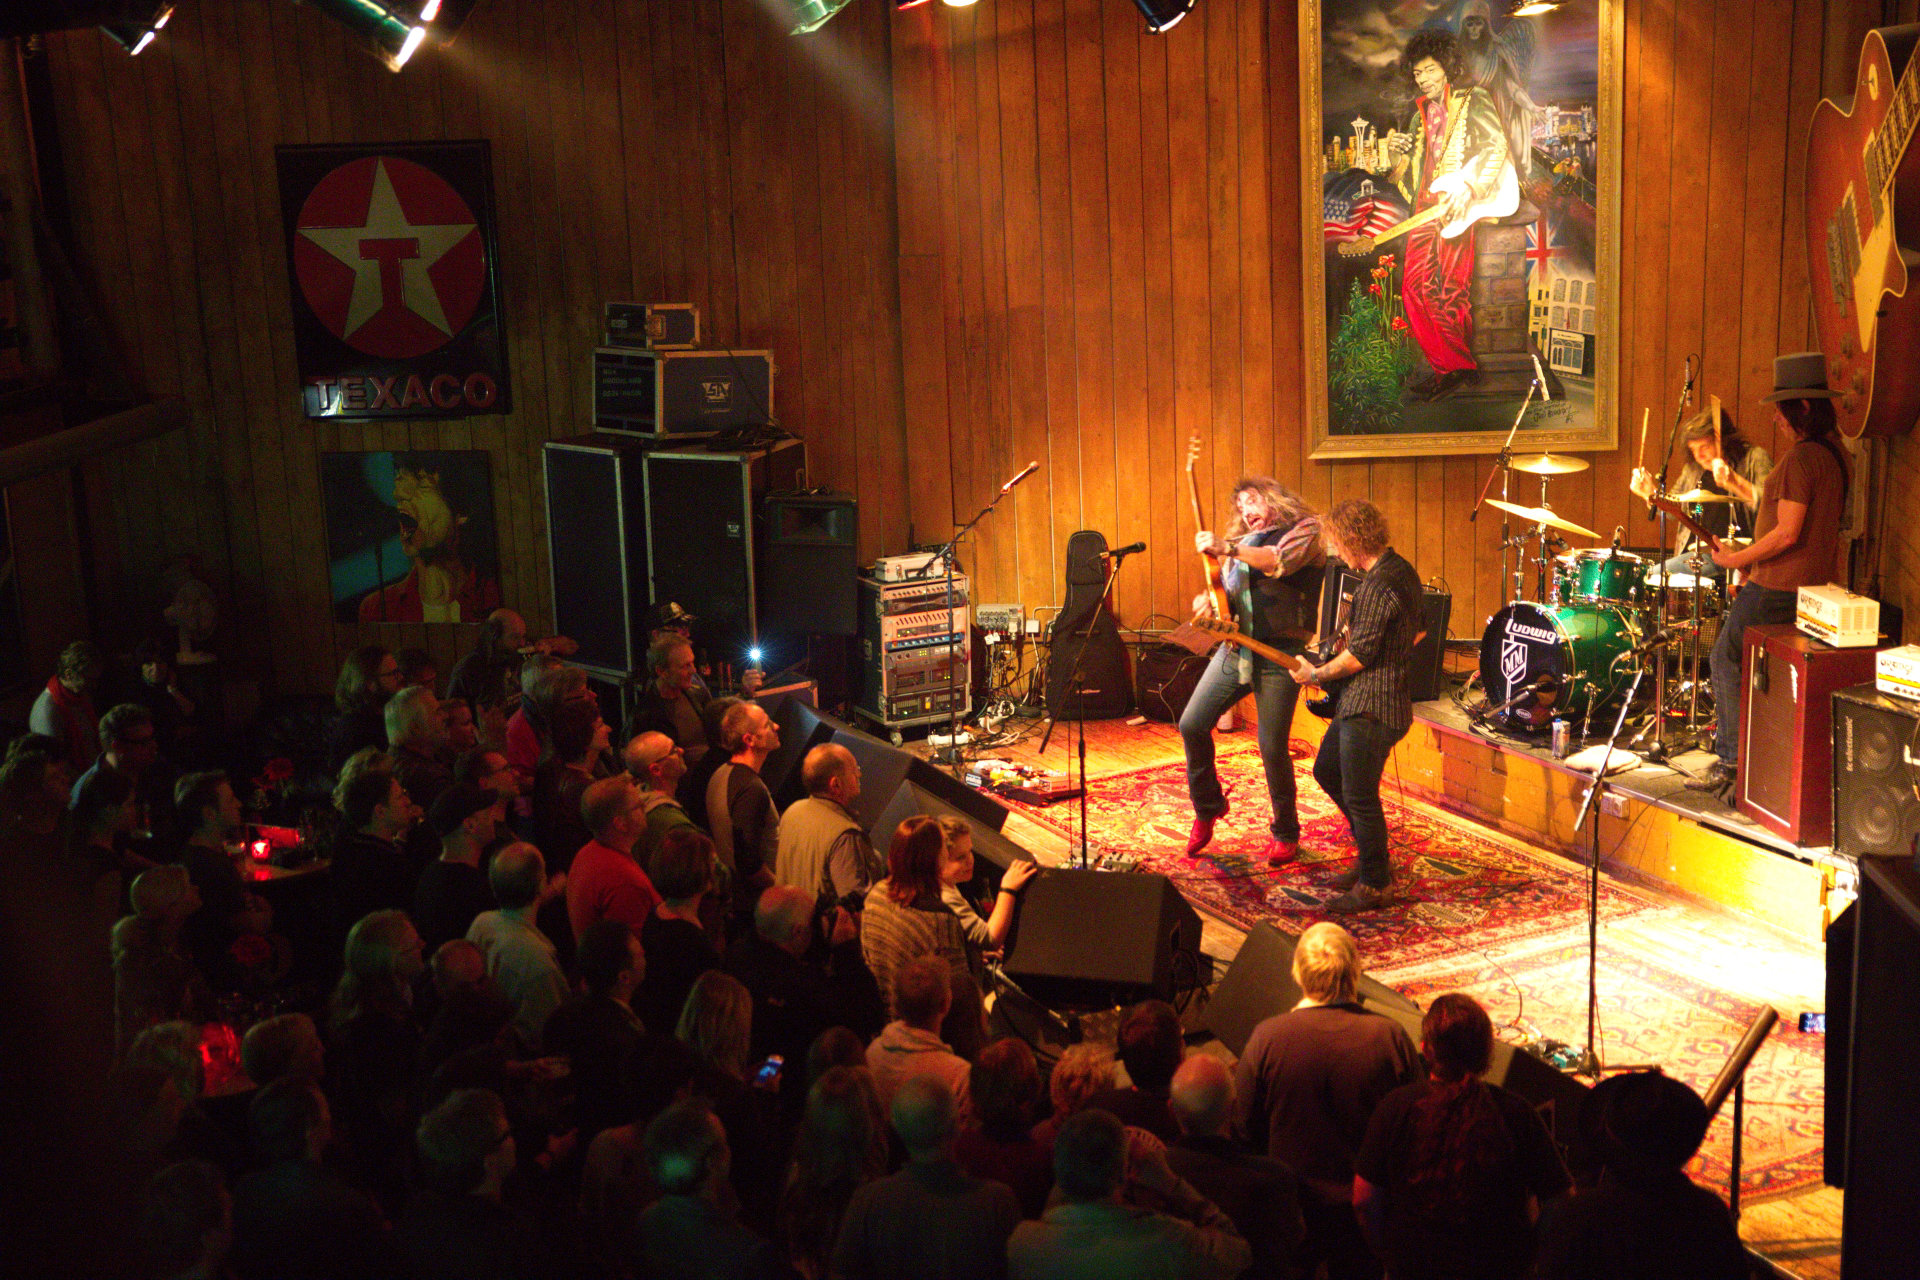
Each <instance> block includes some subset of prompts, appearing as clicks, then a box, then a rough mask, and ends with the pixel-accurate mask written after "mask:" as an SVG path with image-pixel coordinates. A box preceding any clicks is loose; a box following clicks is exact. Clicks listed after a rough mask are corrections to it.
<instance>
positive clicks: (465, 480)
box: [320, 449, 500, 623]
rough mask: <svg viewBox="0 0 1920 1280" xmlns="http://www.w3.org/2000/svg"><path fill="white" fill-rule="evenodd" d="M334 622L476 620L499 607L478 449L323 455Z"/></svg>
mask: <svg viewBox="0 0 1920 1280" xmlns="http://www.w3.org/2000/svg"><path fill="white" fill-rule="evenodd" d="M320 494H321V499H322V502H323V504H324V506H325V508H326V518H327V559H328V562H329V563H328V574H329V578H330V580H331V582H332V586H333V616H334V620H335V621H336V622H347V623H353V622H479V621H480V620H481V619H483V618H485V617H486V616H487V615H488V614H489V613H491V612H492V611H493V610H495V609H498V608H499V607H500V551H499V545H498V539H497V537H496V534H495V527H494V511H493V480H492V476H491V474H490V472H489V469H488V459H487V453H486V451H485V450H483V449H460V450H420V451H414V452H410V453H385V452H382V453H323V454H321V455H320Z"/></svg>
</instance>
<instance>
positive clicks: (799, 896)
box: [725, 884, 886, 1113]
mask: <svg viewBox="0 0 1920 1280" xmlns="http://www.w3.org/2000/svg"><path fill="white" fill-rule="evenodd" d="M823 927H824V930H825V932H826V933H827V935H828V938H827V947H826V953H825V955H824V957H822V956H821V955H819V954H817V951H816V948H815V947H814V936H815V929H814V897H813V895H812V894H810V893H808V892H806V891H805V890H803V889H796V888H794V887H793V886H791V885H783V884H777V885H774V886H773V887H772V888H770V889H768V890H767V891H766V892H765V893H762V894H761V895H760V900H759V902H758V903H756V904H755V906H754V912H753V932H752V933H749V934H747V935H746V936H745V937H742V938H740V939H739V940H738V941H736V942H735V943H734V944H733V946H731V947H729V948H728V949H727V954H726V960H725V967H726V970H727V972H728V973H731V974H732V975H733V976H734V977H736V978H738V979H739V980H740V982H741V984H742V985H743V986H745V987H746V989H747V991H748V992H749V994H751V995H752V996H753V1023H752V1026H753V1047H752V1050H751V1053H750V1055H749V1056H750V1057H752V1059H753V1060H754V1061H756V1062H757V1061H759V1060H761V1059H762V1058H764V1057H766V1056H767V1055H768V1054H773V1053H777V1054H780V1055H781V1056H782V1057H784V1058H786V1060H787V1070H786V1072H785V1073H784V1074H783V1075H782V1077H781V1082H780V1092H781V1101H782V1102H784V1103H785V1104H786V1105H787V1106H788V1107H789V1108H790V1109H791V1110H792V1111H793V1112H795V1113H798V1111H799V1110H800V1109H801V1107H803V1106H804V1105H805V1103H806V1096H807V1079H806V1072H805V1071H803V1070H797V1069H796V1068H797V1067H798V1065H799V1064H801V1063H803V1062H805V1061H806V1058H807V1049H808V1047H809V1046H811V1045H812V1044H813V1040H814V1037H815V1036H817V1035H819V1034H820V1033H821V1032H822V1031H825V1030H826V1029H827V1028H828V1027H847V1028H850V1029H851V1030H852V1031H853V1032H854V1033H855V1034H856V1035H858V1036H859V1037H860V1038H861V1039H862V1040H863V1041H864V1040H870V1039H872V1038H873V1036H874V1035H875V1034H876V1033H878V1032H879V1030H880V1028H881V1026H882V1025H883V1024H884V1023H885V1022H886V1011H885V1006H884V1005H883V1004H882V1003H881V1001H880V987H879V985H878V984H877V983H875V982H874V980H873V974H872V973H871V972H870V971H869V970H868V969H867V965H866V961H865V960H863V959H861V956H860V938H859V932H858V930H857V929H856V928H855V927H854V921H853V915H852V913H851V912H849V911H847V910H845V909H844V908H841V907H835V908H834V909H833V910H832V912H831V913H830V914H829V915H828V917H827V918H826V920H825V922H824V925H823Z"/></svg>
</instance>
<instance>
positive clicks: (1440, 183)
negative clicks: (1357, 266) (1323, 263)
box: [1337, 150, 1520, 258]
mask: <svg viewBox="0 0 1920 1280" xmlns="http://www.w3.org/2000/svg"><path fill="white" fill-rule="evenodd" d="M1473 177H1474V175H1473V174H1472V173H1470V172H1468V171H1467V170H1465V169H1455V170H1454V171H1453V172H1452V173H1443V174H1440V175H1439V176H1438V177H1436V178H1435V179H1434V180H1433V181H1432V182H1431V183H1429V184H1428V185H1427V190H1429V191H1431V192H1433V194H1435V195H1437V196H1450V195H1452V194H1454V193H1455V192H1456V191H1458V192H1465V193H1466V194H1467V197H1468V203H1467V208H1466V212H1464V213H1462V214H1461V215H1460V216H1459V217H1458V218H1456V219H1454V220H1453V221H1452V222H1449V223H1448V224H1447V225H1446V226H1444V227H1442V228H1440V238H1441V239H1443V240H1454V239H1458V238H1459V237H1460V236H1461V235H1462V234H1464V233H1465V232H1466V230H1467V228H1468V227H1471V226H1472V225H1473V224H1474V223H1476V222H1478V221H1480V220H1481V219H1482V218H1504V217H1506V216H1507V215H1508V214H1510V213H1512V212H1513V211H1514V210H1515V209H1518V208H1519V207H1520V180H1519V178H1517V177H1515V176H1514V172H1513V161H1512V160H1511V159H1509V158H1508V157H1507V154H1506V152H1505V150H1502V151H1501V153H1500V168H1499V170H1498V171H1497V172H1496V174H1495V179H1494V187H1493V192H1492V194H1490V195H1489V196H1488V197H1487V198H1486V199H1485V200H1474V199H1473V198H1472V195H1473V192H1472V188H1471V187H1470V186H1469V185H1468V184H1469V182H1470V181H1471V179H1472V178H1473ZM1444 216H1446V205H1444V204H1431V205H1428V206H1427V207H1426V208H1424V209H1422V210H1421V211H1420V212H1418V213H1416V214H1414V215H1413V216H1412V217H1411V218H1408V219H1407V220H1406V221H1404V222H1396V223H1394V224H1393V225H1392V226H1390V227H1388V228H1387V229H1386V230H1385V231H1382V232H1381V233H1380V234H1379V235H1377V236H1361V237H1360V238H1359V239H1357V240H1343V241H1341V242H1340V244H1339V245H1338V246H1337V248H1338V251H1339V253H1340V256H1341V257H1344V258H1360V257H1365V256H1366V255H1367V254H1369V253H1372V252H1373V251H1374V250H1375V249H1377V248H1379V247H1380V246H1381V245H1383V244H1385V243H1386V242H1387V241H1389V240H1392V239H1394V238H1396V237H1398V236H1403V235H1405V234H1407V232H1409V231H1414V230H1417V229H1419V228H1420V227H1424V226H1426V225H1427V224H1428V223H1430V222H1438V221H1439V220H1440V219H1441V218H1442V217H1444Z"/></svg>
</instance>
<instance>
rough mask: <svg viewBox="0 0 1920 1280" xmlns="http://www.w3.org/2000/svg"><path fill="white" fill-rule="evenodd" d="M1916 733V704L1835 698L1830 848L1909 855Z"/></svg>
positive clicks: (1916, 814)
mask: <svg viewBox="0 0 1920 1280" xmlns="http://www.w3.org/2000/svg"><path fill="white" fill-rule="evenodd" d="M1916 736H1920V706H1915V705H1914V704H1913V703H1910V702H1907V701H1905V700H1904V699H1901V698H1889V697H1887V696H1886V695H1885V694H1883V693H1881V692H1879V691H1878V690H1877V689H1875V688H1874V686H1873V685H1871V684H1861V685H1855V686H1854V687H1852V688H1850V689H1842V690H1840V692H1838V693H1836V694H1834V695H1833V847H1834V848H1835V849H1837V850H1838V851H1839V852H1841V853H1844V854H1846V855H1847V856H1848V857H1852V858H1896V857H1903V856H1905V855H1907V854H1910V853H1912V852H1914V849H1915V846H1916V843H1917V841H1916V838H1917V837H1920V798H1916V794H1915V786H1916V783H1920V768H1917V767H1916V765H1914V764H1912V763H1909V760H1910V758H1911V757H1913V756H1915V755H1920V753H1917V752H1915V751H1914V746H1915V742H1914V740H1915V738H1916ZM1828 1096H1829V1097H1831V1096H1832V1095H1831V1094H1829V1095H1828Z"/></svg>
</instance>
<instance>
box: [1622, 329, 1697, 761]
mask: <svg viewBox="0 0 1920 1280" xmlns="http://www.w3.org/2000/svg"><path fill="white" fill-rule="evenodd" d="M1692 403H1693V357H1692V356H1688V357H1687V364H1686V374H1685V381H1683V382H1682V383H1681V386H1680V398H1679V401H1678V403H1676V404H1675V405H1674V406H1673V426H1672V427H1670V428H1668V430H1667V440H1666V448H1665V449H1663V450H1661V453H1660V474H1659V475H1658V476H1656V477H1655V478H1654V482H1653V492H1654V496H1655V497H1658V498H1664V497H1666V496H1667V468H1668V467H1670V466H1672V465H1673V446H1674V443H1675V442H1676V441H1677V440H1679V438H1680V424H1681V423H1682V422H1683V421H1685V420H1686V416H1687V408H1688V407H1689V406H1690V405H1692ZM1658 510H1659V512H1660V592H1659V594H1658V595H1657V596H1656V597H1655V598H1654V614H1653V625H1654V630H1655V631H1660V632H1664V631H1666V630H1667V629H1668V628H1667V621H1668V618H1667V579H1668V577H1669V576H1670V575H1669V574H1668V573H1667V558H1668V557H1667V530H1668V527H1669V526H1668V523H1667V520H1668V516H1667V512H1666V509H1665V508H1664V507H1662V508H1658ZM1633 742H1634V743H1635V744H1636V745H1638V746H1639V747H1640V748H1641V754H1642V755H1644V756H1645V757H1646V758H1647V759H1649V760H1651V761H1653V762H1654V763H1655V764H1663V763H1665V762H1666V759H1667V754H1668V752H1667V654H1666V650H1664V649H1661V650H1659V651H1657V652H1655V653H1654V655H1653V718H1652V719H1651V720H1649V721H1648V722H1647V724H1646V726H1645V727H1644V728H1642V729H1641V730H1640V732H1639V733H1638V734H1636V735H1635V736H1634V738H1633Z"/></svg>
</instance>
